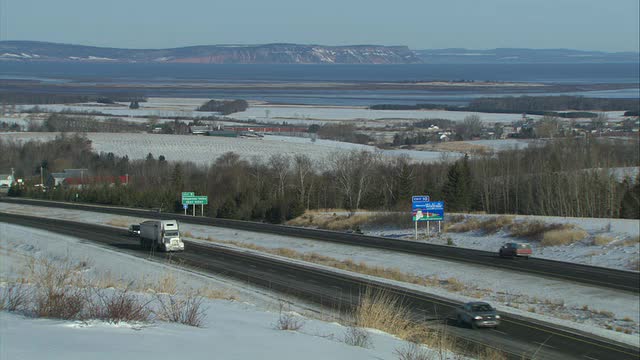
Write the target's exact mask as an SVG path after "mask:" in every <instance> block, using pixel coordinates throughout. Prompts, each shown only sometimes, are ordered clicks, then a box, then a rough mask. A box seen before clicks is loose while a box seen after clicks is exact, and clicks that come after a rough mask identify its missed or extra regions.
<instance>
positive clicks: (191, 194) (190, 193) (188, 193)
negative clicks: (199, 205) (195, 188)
mask: <svg viewBox="0 0 640 360" xmlns="http://www.w3.org/2000/svg"><path fill="white" fill-rule="evenodd" d="M195 195H196V193H194V192H183V193H182V197H188V196H195Z"/></svg>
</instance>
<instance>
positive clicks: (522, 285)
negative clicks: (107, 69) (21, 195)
mask: <svg viewBox="0 0 640 360" xmlns="http://www.w3.org/2000/svg"><path fill="white" fill-rule="evenodd" d="M0 211H7V212H13V213H22V214H29V215H36V216H43V217H51V218H61V219H68V220H73V221H81V222H88V223H96V224H103V225H105V224H106V225H110V224H114V223H123V224H128V223H139V222H140V221H142V220H143V219H140V218H132V217H123V216H116V215H109V214H100V213H90V212H84V211H76V210H61V209H52V208H46V207H33V206H20V205H14V204H5V203H0ZM181 226H182V230H183V231H184V232H186V233H188V234H189V236H190V237H192V238H193V240H194V241H204V240H199V239H205V238H211V239H214V241H221V242H228V241H234V242H236V243H239V244H250V245H258V246H263V247H266V248H269V249H276V248H288V249H292V250H295V251H297V252H299V253H305V254H309V253H317V254H321V255H324V256H329V257H332V258H335V259H338V260H342V261H345V260H352V261H354V262H356V263H359V262H364V263H366V264H368V265H370V266H382V267H386V268H394V269H397V270H398V271H401V272H404V273H408V274H413V275H417V276H422V277H428V278H431V279H436V280H439V282H440V283H441V284H442V286H439V285H434V286H432V287H429V288H425V287H423V286H419V285H408V284H406V283H404V284H405V286H413V287H415V288H419V289H420V290H422V291H428V292H431V293H436V294H439V295H443V296H447V297H453V298H456V299H459V300H461V301H470V300H477V299H484V300H486V301H489V302H491V303H493V304H494V305H496V306H498V307H499V309H500V310H501V311H505V312H516V313H520V314H523V315H525V316H536V317H541V318H543V319H545V320H547V321H557V322H561V323H563V324H564V325H567V326H574V327H578V328H581V329H583V330H585V331H596V332H598V333H599V334H601V335H603V336H609V337H613V338H617V339H622V341H625V340H624V339H627V340H628V339H629V338H630V337H633V336H631V335H626V334H622V333H619V332H614V331H609V330H605V328H606V327H607V326H609V327H611V328H613V329H615V328H619V329H623V330H625V329H626V330H627V331H632V332H635V333H637V332H638V322H639V321H640V314H639V312H638V305H637V304H638V297H637V296H635V295H632V294H629V293H626V292H619V291H614V290H609V289H602V288H597V287H591V286H586V285H581V284H576V283H572V282H568V281H562V280H554V279H546V278H541V277H536V276H531V275H526V274H520V273H513V272H509V271H506V270H500V269H494V268H488V267H483V266H476V265H467V264H460V263H456V262H450V261H443V260H439V259H429V258H425V257H423V256H416V255H409V254H401V253H394V252H387V251H381V250H376V249H370V248H365V247H356V246H348V245H340V244H333V243H326V242H319V241H313V240H305V239H299V238H293V237H287V236H276V235H270V234H261V233H254V232H246V231H238V230H232V229H224V228H217V227H208V226H200V225H192V224H182V225H181ZM612 231H619V232H622V231H631V229H630V225H629V224H625V223H614V224H612ZM388 234H389V235H393V234H395V233H392V232H389V233H388ZM396 235H397V234H396ZM454 241H457V240H454ZM496 243H499V241H498V240H496ZM459 246H463V245H462V244H460V245H459ZM485 249H486V248H485ZM492 250H494V249H492ZM451 279H454V280H455V281H458V282H460V283H462V284H463V287H464V288H463V289H462V290H451V289H449V288H447V283H448V282H449V281H450V280H451ZM436 283H438V281H436ZM427 289H428V290H427ZM532 311H535V313H534V312H532ZM540 314H544V315H540ZM608 314H613V315H612V316H611V315H608ZM625 319H627V320H628V321H627V320H625Z"/></svg>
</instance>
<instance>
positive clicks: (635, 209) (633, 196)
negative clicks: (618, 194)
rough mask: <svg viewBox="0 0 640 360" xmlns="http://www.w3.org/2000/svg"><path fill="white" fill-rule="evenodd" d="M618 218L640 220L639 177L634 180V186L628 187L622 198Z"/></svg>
mask: <svg viewBox="0 0 640 360" xmlns="http://www.w3.org/2000/svg"><path fill="white" fill-rule="evenodd" d="M620 217H621V218H625V219H640V176H639V177H638V179H637V180H636V184H635V185H634V186H633V187H630V188H629V189H628V190H627V191H626V192H625V194H624V196H623V197H622V201H621V203H620Z"/></svg>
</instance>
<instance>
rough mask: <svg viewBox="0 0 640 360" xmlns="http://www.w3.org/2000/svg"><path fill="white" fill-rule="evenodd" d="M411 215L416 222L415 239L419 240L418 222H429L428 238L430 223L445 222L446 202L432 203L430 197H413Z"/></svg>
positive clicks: (428, 228)
mask: <svg viewBox="0 0 640 360" xmlns="http://www.w3.org/2000/svg"><path fill="white" fill-rule="evenodd" d="M411 213H412V215H413V221H414V222H415V238H416V240H418V221H426V222H427V236H430V235H431V234H430V231H431V229H430V224H429V222H430V221H437V222H438V231H440V222H441V221H443V220H444V201H431V199H430V198H429V196H426V195H425V196H413V197H412V198H411Z"/></svg>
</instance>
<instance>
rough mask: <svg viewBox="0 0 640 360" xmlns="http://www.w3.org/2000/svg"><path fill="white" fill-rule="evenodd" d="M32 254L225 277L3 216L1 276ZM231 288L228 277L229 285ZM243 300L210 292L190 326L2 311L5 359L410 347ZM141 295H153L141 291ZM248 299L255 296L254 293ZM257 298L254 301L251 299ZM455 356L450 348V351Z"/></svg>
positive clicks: (209, 281)
mask: <svg viewBox="0 0 640 360" xmlns="http://www.w3.org/2000/svg"><path fill="white" fill-rule="evenodd" d="M31 259H47V260H48V261H54V262H58V261H70V262H72V263H79V262H83V263H84V264H85V269H84V270H83V272H86V273H90V275H89V276H95V277H102V276H105V275H107V274H111V275H109V276H117V278H118V279H120V280H122V281H124V282H127V281H139V280H140V278H141V277H144V276H145V275H147V274H154V273H155V274H162V275H166V274H167V273H171V274H172V275H173V276H175V277H176V280H177V283H178V284H181V286H207V287H215V288H218V287H220V286H221V284H222V282H221V281H219V280H217V279H215V278H213V277H211V276H208V275H201V274H197V273H195V272H193V271H183V270H179V269H177V268H175V267H171V266H168V265H165V264H162V263H159V262H157V261H152V260H149V259H141V258H137V257H134V256H131V255H128V254H123V253H119V252H115V251H112V250H110V249H108V248H105V247H101V246H98V245H94V244H91V243H87V242H86V241H81V240H79V239H76V238H72V237H67V236H61V235H57V234H51V233H48V232H46V231H40V230H34V229H29V228H24V227H20V226H15V225H10V224H6V223H0V264H1V269H2V273H1V274H0V275H1V277H2V283H0V291H5V289H2V288H4V287H6V286H7V283H8V282H11V281H12V280H15V279H17V278H19V277H20V276H22V273H21V271H22V270H23V269H24V267H25V266H26V265H27V264H28V263H29V262H30V261H31ZM224 286H225V287H227V288H228V287H229V284H225V285H224ZM233 291H238V292H242V293H243V294H242V295H240V298H241V301H229V300H210V299H205V300H204V302H203V304H202V309H204V311H205V312H204V322H203V326H202V327H199V328H196V327H189V326H186V325H180V324H176V323H168V322H164V321H153V322H151V323H131V322H129V323H128V322H119V323H109V322H103V321H97V320H90V321H64V320H52V319H37V318H30V317H27V316H23V315H20V314H16V313H9V312H5V311H2V312H0V358H1V359H7V360H13V359H20V360H31V359H33V360H40V359H64V360H70V359H88V358H90V359H112V358H114V357H117V358H119V359H136V360H144V359H171V358H176V359H178V358H187V359H194V358H211V357H213V358H217V359H299V358H300V356H301V354H304V357H305V358H306V359H318V360H320V359H322V360H324V359H328V358H332V359H372V358H376V359H396V358H397V356H396V355H395V351H396V349H403V348H405V347H406V346H408V345H407V344H406V343H405V342H403V341H401V340H398V339H397V338H395V337H393V336H390V335H387V334H385V333H382V332H380V331H376V330H372V329H371V330H368V331H367V332H368V333H369V338H370V341H371V346H370V347H369V348H362V347H357V346H351V345H347V344H346V343H345V342H344V338H345V333H346V330H347V327H345V326H342V325H340V324H338V323H335V322H324V321H320V320H316V319H313V318H309V317H305V316H302V315H300V314H299V313H297V312H294V311H292V310H291V309H287V308H285V311H286V312H287V313H288V314H290V315H291V316H292V317H293V318H294V319H296V320H298V321H300V322H301V323H302V328H300V329H299V330H297V331H283V330H278V329H276V324H277V322H278V320H279V317H280V313H279V311H278V310H279V308H278V307H276V304H275V300H274V299H270V300H268V301H265V300H264V299H266V298H267V297H266V296H264V295H262V294H259V293H257V292H255V293H252V292H251V291H249V289H242V288H240V287H234V288H233ZM138 296H140V297H143V298H144V297H145V296H149V295H148V294H147V293H139V294H138ZM249 299H251V300H249ZM256 299H260V300H258V302H257V303H255V302H253V301H255V300H256ZM447 358H449V359H453V358H454V357H453V355H451V354H449V355H448V356H447Z"/></svg>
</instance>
